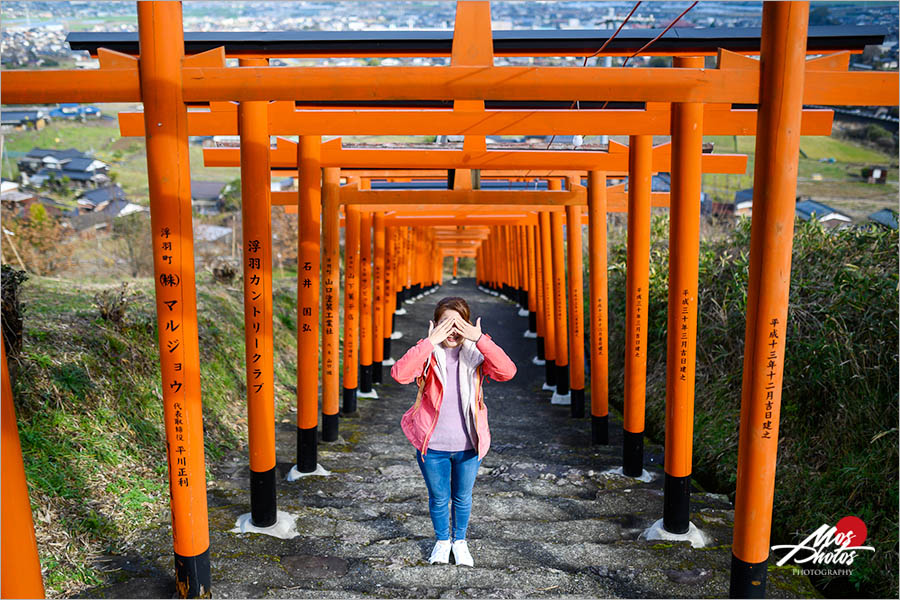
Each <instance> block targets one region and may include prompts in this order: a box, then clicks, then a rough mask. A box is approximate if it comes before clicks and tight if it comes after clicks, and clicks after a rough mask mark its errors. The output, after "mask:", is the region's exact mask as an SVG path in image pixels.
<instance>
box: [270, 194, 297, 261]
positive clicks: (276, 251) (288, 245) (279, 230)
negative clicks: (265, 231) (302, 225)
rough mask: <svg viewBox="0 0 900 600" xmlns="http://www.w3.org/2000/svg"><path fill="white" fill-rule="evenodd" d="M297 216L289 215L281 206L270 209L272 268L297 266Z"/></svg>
mask: <svg viewBox="0 0 900 600" xmlns="http://www.w3.org/2000/svg"><path fill="white" fill-rule="evenodd" d="M298 243H299V242H298V238H297V215H289V214H287V212H285V210H284V207H283V206H273V207H272V266H273V267H277V268H284V267H285V266H294V265H296V264H297V244H298Z"/></svg>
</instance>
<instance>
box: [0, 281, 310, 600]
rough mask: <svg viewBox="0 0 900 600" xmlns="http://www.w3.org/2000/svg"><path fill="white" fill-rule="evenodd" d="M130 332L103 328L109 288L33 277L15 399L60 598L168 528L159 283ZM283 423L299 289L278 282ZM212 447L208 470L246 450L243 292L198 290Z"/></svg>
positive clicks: (45, 555)
mask: <svg viewBox="0 0 900 600" xmlns="http://www.w3.org/2000/svg"><path fill="white" fill-rule="evenodd" d="M136 286H137V288H138V289H139V290H140V292H141V294H142V297H141V298H139V299H138V301H137V302H136V304H135V305H133V306H132V307H130V308H129V309H128V312H127V314H126V323H125V325H124V326H114V325H112V324H110V323H107V322H105V321H103V320H102V319H100V318H99V314H98V312H97V311H96V309H95V308H93V307H92V298H93V295H94V293H95V292H97V291H98V290H100V289H103V288H105V287H107V286H105V285H98V284H91V283H73V282H71V281H63V280H59V279H50V278H41V277H36V276H32V277H31V278H30V279H29V280H28V281H27V282H26V283H25V284H24V285H23V288H22V299H23V302H24V303H25V306H26V309H25V336H24V346H23V350H22V353H21V354H20V355H19V356H17V357H11V359H10V368H11V372H12V378H13V394H14V398H15V404H16V411H17V416H18V425H19V434H20V437H21V441H22V449H23V456H24V459H25V470H26V475H27V477H28V482H29V487H30V492H31V502H32V508H33V511H34V514H35V522H36V531H37V536H38V547H39V549H40V551H41V560H42V566H43V568H44V569H45V582H46V585H47V587H48V593H49V594H50V595H51V596H60V595H72V594H77V593H78V592H80V591H83V590H84V589H85V587H87V586H91V585H96V584H98V583H100V582H101V581H102V580H103V574H102V573H100V572H98V571H96V570H94V568H93V567H92V564H93V561H92V559H91V557H92V556H94V555H96V553H98V552H105V551H111V552H122V551H125V550H126V548H127V547H128V546H127V544H128V540H129V539H130V538H131V537H133V536H134V535H135V533H136V532H138V531H140V530H141V529H144V528H147V527H157V526H162V527H164V526H165V523H166V520H167V518H168V517H167V515H168V508H169V494H168V483H167V476H166V457H165V453H164V452H165V450H164V449H165V429H164V422H163V407H162V401H161V395H160V383H161V382H160V372H159V357H158V350H157V343H158V341H157V333H156V312H155V306H154V304H153V285H152V281H151V280H149V279H142V280H137V284H136ZM275 294H276V302H275V309H276V319H275V329H274V332H275V348H276V357H275V373H276V382H275V383H276V405H277V413H276V414H286V412H287V407H288V406H289V405H291V404H293V403H294V402H295V401H296V398H295V396H294V394H293V392H292V390H293V386H294V385H295V379H294V378H295V373H296V368H295V365H296V342H295V338H294V332H292V331H289V330H286V329H285V328H284V327H282V326H281V325H280V322H281V321H280V319H279V317H281V316H282V313H283V312H288V313H290V314H293V313H294V312H295V311H296V308H295V305H294V304H293V303H292V302H290V298H292V297H294V296H295V292H294V291H293V286H292V285H291V282H289V281H287V282H285V281H282V282H278V283H277V284H276V291H275ZM197 297H198V313H199V315H200V317H199V338H200V377H201V382H202V394H203V416H204V431H205V433H204V442H205V451H206V455H207V457H208V460H209V461H213V460H216V459H218V458H220V457H222V456H223V455H224V454H225V452H227V451H228V450H229V449H231V448H235V447H238V446H240V445H242V444H243V443H245V440H246V420H245V418H244V416H245V413H246V398H245V370H244V334H243V331H244V320H243V311H242V309H243V302H242V299H241V294H240V292H239V291H237V290H235V291H229V290H228V289H226V288H225V287H223V286H220V285H216V284H212V283H211V282H209V281H208V280H206V279H203V280H202V281H201V282H200V284H199V285H198V290H197Z"/></svg>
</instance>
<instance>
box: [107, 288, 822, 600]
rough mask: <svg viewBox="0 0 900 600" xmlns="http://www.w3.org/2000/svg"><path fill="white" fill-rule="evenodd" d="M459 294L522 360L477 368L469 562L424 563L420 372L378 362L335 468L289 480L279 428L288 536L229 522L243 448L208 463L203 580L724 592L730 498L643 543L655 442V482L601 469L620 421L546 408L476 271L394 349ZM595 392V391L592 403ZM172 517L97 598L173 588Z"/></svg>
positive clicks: (441, 590)
mask: <svg viewBox="0 0 900 600" xmlns="http://www.w3.org/2000/svg"><path fill="white" fill-rule="evenodd" d="M446 295H459V296H462V297H464V298H466V300H467V301H468V302H469V305H470V306H471V308H472V313H473V320H474V317H477V316H481V317H482V326H483V328H484V330H485V331H486V332H488V333H490V334H491V336H492V337H493V338H494V340H495V341H496V342H497V343H498V344H499V345H500V346H501V347H502V348H504V350H506V352H507V353H508V354H509V355H510V357H511V358H512V359H513V360H514V361H515V363H516V365H518V367H519V372H518V374H517V375H516V377H515V378H514V379H513V380H512V381H510V382H507V383H496V382H493V381H490V382H486V385H485V402H486V404H487V405H488V410H489V415H490V425H491V434H492V436H491V437H492V447H491V451H490V452H489V453H488V455H487V456H486V457H485V459H484V461H483V463H482V467H481V470H480V471H479V475H478V479H477V480H476V482H475V490H474V502H473V508H472V518H471V522H470V525H469V531H468V540H469V547H470V549H471V552H472V555H473V557H474V559H475V567H474V568H469V567H457V566H456V565H454V564H452V563H451V564H450V565H429V564H428V562H427V558H428V556H429V554H430V551H431V547H432V545H433V542H434V537H433V535H434V534H433V529H432V527H431V521H430V519H429V517H428V502H427V492H426V489H425V484H424V481H423V480H422V476H421V474H420V472H419V469H418V467H417V465H416V463H415V450H414V449H413V447H412V446H411V445H410V444H409V442H408V441H407V440H406V438H405V437H404V436H403V433H402V432H401V431H400V426H399V421H400V416H401V415H402V414H403V412H404V411H405V410H406V409H407V408H408V407H409V406H410V405H411V404H412V402H413V400H414V399H415V391H416V387H415V385H412V384H411V385H407V386H401V385H399V384H397V383H396V382H394V381H393V380H392V379H391V378H390V375H389V372H388V371H389V370H388V369H387V368H385V383H384V384H382V385H380V386H376V388H377V390H378V394H379V398H378V399H372V400H368V399H362V398H361V399H360V400H359V411H358V416H356V417H353V418H342V419H341V422H340V433H341V439H340V440H339V441H338V442H335V443H330V444H325V443H321V442H320V444H319V462H320V463H321V465H322V466H323V467H325V468H326V469H328V470H330V471H332V473H333V474H332V475H331V476H329V477H307V478H303V479H301V480H299V481H297V482H294V483H286V482H284V481H283V477H284V475H286V474H287V472H288V471H289V470H290V468H291V466H292V464H293V462H292V461H293V460H294V459H295V448H296V440H295V435H296V429H295V426H294V424H293V422H291V423H279V424H278V425H277V428H276V437H277V447H278V453H277V455H278V457H279V459H280V460H281V462H279V463H278V470H279V472H280V475H281V477H282V480H280V481H279V484H278V485H279V487H278V508H279V510H285V511H289V512H291V513H294V514H296V515H297V529H298V531H299V532H300V536H299V537H296V538H293V539H291V540H281V539H277V538H272V537H269V536H265V535H259V534H235V533H229V530H230V529H232V528H233V527H234V523H235V520H236V519H237V517H238V516H239V515H240V514H242V513H245V512H248V511H249V509H250V508H249V496H248V493H247V488H248V480H249V471H248V467H247V455H246V453H244V452H240V453H234V454H233V455H232V456H228V457H226V458H225V459H224V460H223V461H221V462H220V463H219V464H216V465H212V467H211V470H212V477H211V480H210V486H209V516H210V536H211V556H212V559H211V560H212V590H213V595H214V596H216V597H220V598H239V597H255V598H308V597H316V598H345V597H347V596H373V597H403V598H419V597H426V598H456V597H550V596H554V597H555V596H578V597H619V598H638V597H726V596H727V595H728V580H729V569H730V561H731V548H730V543H731V527H732V519H733V511H732V507H731V505H730V503H729V502H728V500H727V498H726V497H724V496H719V495H714V494H707V493H703V492H699V491H695V493H694V494H693V496H692V511H693V514H692V521H693V523H694V524H696V525H697V526H698V527H700V528H701V529H702V530H703V531H704V532H705V533H706V534H707V535H708V536H709V537H710V538H711V539H712V540H713V541H712V543H711V544H710V545H709V546H708V547H707V548H703V549H692V548H691V547H690V545H689V544H688V543H686V542H683V543H682V542H678V543H671V542H665V543H663V542H648V541H640V540H638V536H639V534H640V533H641V532H642V531H643V530H644V529H645V528H647V527H649V526H650V525H652V524H653V522H654V521H656V520H657V519H659V518H660V517H661V516H662V502H663V498H662V468H661V466H660V465H661V464H662V448H661V447H659V446H655V445H653V444H650V443H647V444H646V448H645V451H646V455H645V457H646V460H645V462H646V463H647V465H646V467H647V469H648V471H650V472H651V473H652V474H653V475H654V479H653V481H651V482H650V483H642V482H640V481H636V480H634V479H631V478H626V477H622V476H616V475H607V474H603V472H604V471H606V470H608V469H612V468H615V467H617V466H620V465H621V452H622V450H621V426H622V425H621V420H619V419H618V418H617V417H612V418H611V421H610V424H611V445H610V446H606V447H592V446H591V445H590V416H589V413H590V409H589V408H588V411H587V412H588V416H586V417H585V418H584V419H573V418H571V417H570V413H569V410H570V409H569V407H561V406H551V405H550V393H549V392H543V391H541V384H542V383H543V367H536V366H534V365H533V364H532V363H531V359H532V357H533V356H534V352H535V342H534V340H532V339H525V338H523V337H522V333H523V331H524V330H525V329H526V328H527V319H525V318H522V317H519V316H518V315H517V308H516V307H515V306H514V305H513V304H511V303H509V302H506V301H503V300H501V299H498V298H495V297H493V296H489V295H487V294H484V293H482V292H481V291H479V290H478V289H476V287H475V285H474V281H473V280H464V279H461V280H460V282H459V284H458V285H452V284H449V283H448V284H445V285H444V286H443V288H442V289H440V290H438V292H437V293H435V294H433V295H430V296H426V297H425V298H423V299H421V300H419V301H417V302H415V303H414V304H412V305H409V304H407V305H405V308H406V310H407V313H408V314H406V315H403V316H397V317H395V325H396V329H397V330H399V331H402V332H403V334H404V337H403V338H402V339H400V340H394V341H393V342H392V347H393V355H394V358H398V357H400V356H401V355H402V354H403V353H404V352H405V351H406V350H407V349H408V348H409V347H410V346H411V345H413V344H414V343H415V342H416V341H417V340H418V339H420V338H421V337H423V336H424V335H425V333H426V332H427V327H428V319H429V318H430V316H431V314H432V311H433V308H434V305H435V304H436V302H437V300H438V299H439V298H441V297H443V296H446ZM589 402H590V400H588V403H589ZM170 536H171V530H170V528H168V527H164V526H160V527H158V528H157V529H155V530H151V531H148V532H147V533H146V535H145V536H144V539H143V540H142V541H141V542H140V543H139V545H138V546H137V550H138V552H139V556H131V557H111V558H110V567H112V568H113V569H117V571H118V572H117V573H116V577H117V578H118V579H119V580H120V581H119V583H116V584H113V585H108V586H105V587H101V588H97V589H94V590H92V593H91V596H93V597H120V598H128V597H141V598H149V597H172V594H173V592H174V580H173V577H172V569H173V567H172V542H171V537H170ZM767 595H768V596H769V597H774V598H778V597H810V596H816V595H817V593H816V592H815V590H814V589H813V588H812V587H811V586H810V585H809V582H808V581H807V580H806V579H805V578H798V577H794V576H792V575H791V574H790V572H789V571H786V570H783V569H779V570H770V573H769V586H768V594H767Z"/></svg>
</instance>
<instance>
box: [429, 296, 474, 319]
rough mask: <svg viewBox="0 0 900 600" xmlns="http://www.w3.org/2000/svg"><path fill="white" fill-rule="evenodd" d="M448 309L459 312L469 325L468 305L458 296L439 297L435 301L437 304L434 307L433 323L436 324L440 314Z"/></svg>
mask: <svg viewBox="0 0 900 600" xmlns="http://www.w3.org/2000/svg"><path fill="white" fill-rule="evenodd" d="M448 310H455V311H456V312H458V313H459V316H461V317H462V318H463V319H464V320H465V321H466V322H467V323H469V324H470V325H471V323H472V321H471V320H470V319H469V317H470V312H469V305H468V304H466V301H465V300H463V299H462V298H460V297H458V296H448V297H446V298H441V299H440V301H439V302H438V303H437V306H436V307H435V308H434V323H435V325H437V322H438V321H440V320H441V316H442V315H443V314H444V312H446V311H448Z"/></svg>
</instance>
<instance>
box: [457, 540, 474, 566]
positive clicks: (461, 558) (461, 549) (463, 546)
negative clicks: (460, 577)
mask: <svg viewBox="0 0 900 600" xmlns="http://www.w3.org/2000/svg"><path fill="white" fill-rule="evenodd" d="M453 559H454V560H455V561H456V564H457V565H465V566H467V567H474V566H475V561H473V560H472V555H471V554H469V545H468V544H467V543H466V540H456V541H455V542H453Z"/></svg>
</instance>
